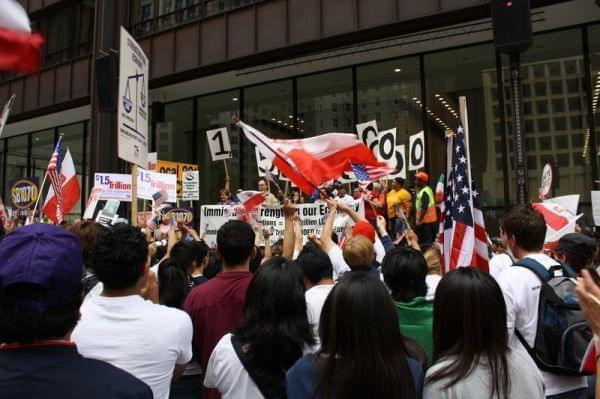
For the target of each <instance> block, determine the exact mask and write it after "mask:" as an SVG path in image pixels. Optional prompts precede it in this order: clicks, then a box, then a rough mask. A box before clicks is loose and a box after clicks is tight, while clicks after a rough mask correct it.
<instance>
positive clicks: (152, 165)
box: [146, 152, 158, 170]
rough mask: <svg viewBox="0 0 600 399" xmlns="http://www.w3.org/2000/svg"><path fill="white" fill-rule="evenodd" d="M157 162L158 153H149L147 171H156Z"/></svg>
mask: <svg viewBox="0 0 600 399" xmlns="http://www.w3.org/2000/svg"><path fill="white" fill-rule="evenodd" d="M157 160H158V153H157V152H149V153H148V167H147V168H146V169H148V170H155V169H156V162H157Z"/></svg>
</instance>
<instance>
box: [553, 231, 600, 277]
mask: <svg viewBox="0 0 600 399" xmlns="http://www.w3.org/2000/svg"><path fill="white" fill-rule="evenodd" d="M597 249H598V244H597V243H596V240H594V239H593V238H591V237H588V236H586V235H585V234H582V233H570V234H565V235H564V236H562V237H561V238H560V239H559V240H558V245H557V246H556V250H555V252H554V256H553V257H554V259H556V260H557V261H559V262H560V263H566V264H568V265H569V266H571V268H572V269H573V271H574V272H575V273H577V274H578V275H580V274H581V271H582V270H583V269H588V268H590V267H592V262H593V260H594V255H595V254H596V251H597Z"/></svg>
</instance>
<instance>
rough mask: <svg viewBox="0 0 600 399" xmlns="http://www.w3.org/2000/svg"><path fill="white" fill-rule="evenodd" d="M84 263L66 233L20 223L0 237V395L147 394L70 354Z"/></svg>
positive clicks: (114, 372) (110, 369)
mask: <svg viewBox="0 0 600 399" xmlns="http://www.w3.org/2000/svg"><path fill="white" fill-rule="evenodd" d="M84 272H85V269H84V265H83V257H82V251H81V245H80V243H79V240H78V238H77V237H76V236H75V235H74V234H73V233H71V232H69V231H66V230H63V229H62V228H60V227H56V226H53V225H49V224H43V223H38V224H33V225H30V226H25V227H21V228H19V229H16V230H15V231H13V232H12V233H11V234H9V235H8V236H7V237H6V238H5V239H4V240H3V241H2V243H0V342H1V343H2V344H0V397H1V398H42V397H43V398H48V399H55V398H56V399H59V398H60V399H70V398H73V399H75V398H82V397H85V398H87V399H106V398H123V399H124V398H132V399H133V398H137V399H145V398H152V391H151V389H150V387H148V385H146V384H145V383H143V382H142V381H140V380H138V379H137V378H135V377H134V376H132V375H131V374H129V373H127V372H126V371H123V370H121V369H118V368H116V367H114V366H112V365H110V364H108V363H105V362H102V361H99V360H93V359H87V358H84V357H82V356H81V355H80V354H79V353H77V347H76V346H75V344H74V343H73V342H71V341H70V339H71V332H72V330H73V328H74V327H75V325H76V324H77V320H78V319H79V307H80V305H81V301H82V283H81V279H82V277H83V276H84Z"/></svg>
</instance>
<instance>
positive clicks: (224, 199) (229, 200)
mask: <svg viewBox="0 0 600 399" xmlns="http://www.w3.org/2000/svg"><path fill="white" fill-rule="evenodd" d="M217 205H235V201H234V200H233V197H232V195H231V193H230V192H229V190H227V189H224V188H223V189H221V190H219V202H217Z"/></svg>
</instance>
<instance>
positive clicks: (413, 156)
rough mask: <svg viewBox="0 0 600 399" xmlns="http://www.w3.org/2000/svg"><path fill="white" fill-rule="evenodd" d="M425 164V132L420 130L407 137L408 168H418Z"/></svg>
mask: <svg viewBox="0 0 600 399" xmlns="http://www.w3.org/2000/svg"><path fill="white" fill-rule="evenodd" d="M424 166H425V133H423V131H420V132H419V133H417V134H413V135H412V136H410V137H409V139H408V170H411V171H412V170H419V169H421V168H423V167H424Z"/></svg>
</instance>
